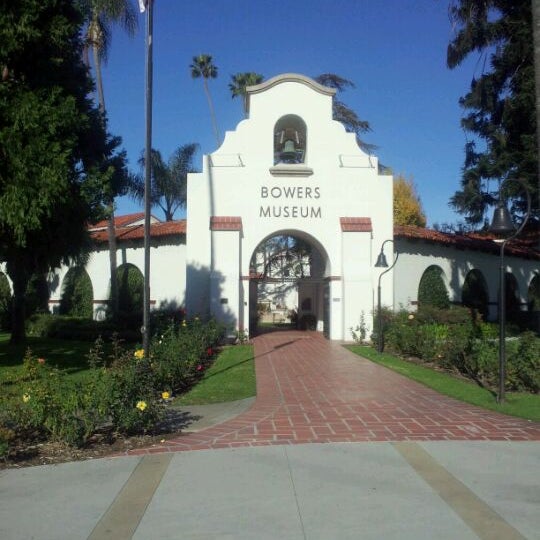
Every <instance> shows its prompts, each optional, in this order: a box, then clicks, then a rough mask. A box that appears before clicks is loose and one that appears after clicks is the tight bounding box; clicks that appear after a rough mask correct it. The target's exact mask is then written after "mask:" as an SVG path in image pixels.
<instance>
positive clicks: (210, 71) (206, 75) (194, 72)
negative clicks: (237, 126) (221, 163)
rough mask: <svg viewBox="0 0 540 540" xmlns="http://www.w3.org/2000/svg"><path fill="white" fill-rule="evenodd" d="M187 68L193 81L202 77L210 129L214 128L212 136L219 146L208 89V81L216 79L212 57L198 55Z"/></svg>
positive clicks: (215, 69) (216, 70)
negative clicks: (208, 111) (210, 122)
mask: <svg viewBox="0 0 540 540" xmlns="http://www.w3.org/2000/svg"><path fill="white" fill-rule="evenodd" d="M189 67H190V69H191V77H192V78H193V79H198V78H199V77H202V80H203V87H204V92H205V94H206V99H207V100H208V108H209V109H210V117H211V119H212V127H213V128H214V135H215V137H216V142H217V145H218V146H219V145H220V144H221V141H220V137H219V131H218V127H217V123H216V114H215V112H214V105H213V104H212V98H211V96H210V90H209V88H208V79H215V78H217V74H218V68H217V67H216V66H215V65H214V64H213V62H212V57H211V56H210V55H209V54H199V56H194V57H193V64H190V66H189Z"/></svg>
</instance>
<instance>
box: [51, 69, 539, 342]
mask: <svg viewBox="0 0 540 540" xmlns="http://www.w3.org/2000/svg"><path fill="white" fill-rule="evenodd" d="M334 92H335V91H334V90H333V89H330V88H327V87H324V86H321V85H319V84H318V83H316V82H315V81H313V80H311V79H309V78H307V77H304V76H301V75H296V74H285V75H280V76H277V77H274V78H272V79H270V80H268V81H266V82H264V83H262V84H260V85H257V86H253V87H249V88H248V91H247V103H248V111H249V114H248V117H247V118H246V119H245V120H243V121H241V122H240V123H239V124H238V126H237V127H236V129H235V130H234V131H229V132H227V133H226V135H225V138H224V141H223V144H222V145H221V146H220V148H218V149H217V150H216V151H215V152H213V153H212V154H208V155H205V156H204V157H203V163H202V172H201V173H197V174H191V175H189V178H188V198H187V219H186V220H182V221H175V222H169V223H160V222H158V220H156V219H155V218H153V221H152V226H151V230H152V233H151V234H152V248H151V277H150V283H151V299H152V303H153V305H154V306H155V307H160V306H164V305H177V306H182V307H185V308H186V310H187V313H188V315H195V314H198V315H200V316H213V317H215V318H217V319H219V320H221V321H223V322H225V323H227V324H228V325H229V326H230V327H231V328H232V329H236V330H245V331H248V332H250V333H253V330H254V325H255V320H256V313H257V302H258V298H257V296H258V294H257V291H260V290H261V287H264V285H265V277H267V276H265V275H262V274H261V273H260V272H258V271H257V268H256V266H257V264H256V263H257V260H258V259H257V257H258V256H257V253H258V249H260V246H261V245H262V244H264V242H266V241H267V240H269V239H271V238H275V237H277V236H290V237H293V238H296V239H298V241H300V242H302V243H303V245H307V246H309V247H310V251H309V261H310V268H309V273H308V274H309V275H303V277H302V276H298V275H296V276H288V279H289V281H290V282H292V283H294V286H295V288H296V294H297V301H298V311H299V315H300V316H301V315H302V314H305V313H308V314H311V315H312V316H313V317H315V318H316V320H317V328H318V330H320V331H323V332H324V333H325V335H327V336H328V338H329V339H333V340H349V339H350V338H351V333H350V328H351V327H356V326H357V325H358V323H359V321H360V319H361V318H364V319H365V321H366V323H367V325H368V328H369V327H371V326H372V314H373V310H374V307H375V306H376V292H377V284H378V280H379V276H380V274H381V272H382V271H383V270H384V269H382V268H376V267H375V261H376V259H377V256H378V254H379V252H380V250H381V246H382V244H383V242H384V241H385V240H393V244H390V245H388V247H387V248H386V249H385V252H386V255H387V257H388V258H389V259H390V260H391V259H392V249H391V246H393V248H394V251H395V252H396V253H399V260H398V262H397V264H396V265H395V267H394V268H393V269H392V270H391V271H389V272H388V273H387V274H386V275H384V276H383V277H382V280H381V281H382V288H381V289H382V304H383V305H385V306H390V307H394V308H399V307H400V306H402V307H405V308H409V309H410V308H412V309H414V306H415V305H416V302H417V295H418V285H419V282H420V279H421V277H422V275H423V273H424V272H425V270H426V269H427V268H429V267H430V266H437V267H439V268H440V271H441V274H442V275H443V279H444V281H445V284H446V287H447V290H448V292H449V295H450V299H451V300H452V301H454V302H456V303H460V302H461V300H462V298H461V295H462V289H463V284H464V282H465V280H466V279H467V276H468V275H469V273H470V272H471V271H473V272H476V274H477V275H481V277H482V279H483V281H484V285H485V288H486V294H487V295H488V297H489V316H490V317H492V318H493V317H494V316H495V314H496V304H497V291H498V247H497V245H496V244H495V243H494V242H492V241H490V240H485V239H479V238H478V237H474V236H460V235H453V234H443V233H438V232H436V231H431V230H427V229H419V228H416V227H396V228H394V225H393V217H392V214H393V212H392V210H393V201H392V186H393V178H392V176H390V175H385V174H381V173H380V172H379V167H378V162H377V158H376V157H374V156H371V155H368V154H366V153H364V152H363V151H362V150H361V149H360V148H359V147H358V145H357V143H356V139H355V135H354V134H352V133H347V132H346V131H345V129H344V127H343V126H342V125H341V124H340V123H339V122H336V121H334V120H333V119H332V99H333V95H334ZM142 219H143V215H142V214H135V215H131V216H124V217H121V218H118V219H117V240H118V264H119V265H122V264H131V265H134V266H136V267H137V268H139V270H141V272H142V271H143V268H144V264H143V241H142V240H143V222H142ZM102 225H103V224H100V226H98V227H96V228H94V230H93V232H92V235H93V237H94V240H95V242H96V249H95V251H94V252H93V253H92V255H91V257H90V260H89V263H88V265H87V268H86V270H87V273H88V275H89V276H90V279H91V282H92V287H93V295H94V306H95V310H94V315H95V316H96V317H98V316H100V313H102V312H103V309H104V307H105V306H106V303H107V298H108V295H109V274H108V273H109V266H108V251H107V244H106V231H105V230H104V228H102ZM254 261H255V262H254ZM539 261H540V253H539V251H538V250H537V245H536V246H533V245H531V246H529V247H526V246H525V247H520V248H519V249H518V248H512V247H511V246H509V247H508V248H507V257H506V263H507V266H508V272H509V273H510V274H512V275H513V276H514V278H513V279H514V281H515V285H516V287H517V292H516V295H517V299H516V301H517V302H518V304H521V305H522V309H527V302H528V291H529V289H530V288H531V284H532V283H533V284H534V283H537V282H538V281H533V280H538V279H539V278H538V272H539ZM66 272H67V269H66V268H62V269H60V270H59V271H58V272H56V274H55V275H54V276H52V277H51V280H50V289H51V300H50V305H51V309H54V307H55V306H56V305H57V304H58V302H59V301H60V298H61V294H62V290H63V286H62V283H63V280H64V278H65V275H66ZM273 277H274V278H275V277H276V275H275V274H274V276H273ZM282 277H284V278H285V277H287V276H282Z"/></svg>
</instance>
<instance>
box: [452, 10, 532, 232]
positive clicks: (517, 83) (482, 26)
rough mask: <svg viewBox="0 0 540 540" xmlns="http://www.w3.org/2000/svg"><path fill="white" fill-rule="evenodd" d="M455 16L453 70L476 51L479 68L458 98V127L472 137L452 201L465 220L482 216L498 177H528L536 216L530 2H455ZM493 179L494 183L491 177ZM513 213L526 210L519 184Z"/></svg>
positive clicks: (511, 186) (512, 189) (511, 191)
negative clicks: (478, 71) (465, 90)
mask: <svg viewBox="0 0 540 540" xmlns="http://www.w3.org/2000/svg"><path fill="white" fill-rule="evenodd" d="M450 16H451V19H452V21H453V23H454V25H455V27H456V28H457V33H456V35H455V37H454V39H453V40H452V41H451V42H450V44H449V46H448V53H447V63H448V67H449V68H450V69H454V68H456V67H457V66H459V65H460V64H461V63H462V62H463V60H465V58H467V57H468V56H469V55H471V54H472V53H474V52H477V53H480V55H481V59H480V61H479V63H478V65H481V66H482V67H483V71H482V73H481V74H480V75H479V76H478V77H474V78H473V80H472V82H471V87H470V90H469V92H468V93H467V94H466V95H465V96H464V97H462V98H461V99H460V104H461V106H462V107H463V109H464V111H465V116H464V117H463V119H462V121H461V124H462V126H463V128H464V130H465V131H466V132H467V133H469V134H470V135H472V138H471V139H470V140H468V141H467V143H466V145H465V163H464V167H463V177H462V180H461V189H460V190H458V191H457V192H456V193H455V195H454V196H453V197H452V198H451V200H450V204H451V205H452V206H453V207H454V208H455V209H456V210H457V211H458V212H460V213H461V214H463V215H465V216H466V220H467V222H468V223H472V224H478V223H481V222H482V220H483V219H485V212H486V209H487V207H488V206H489V205H493V204H494V203H495V202H496V201H497V198H498V196H499V185H500V181H501V180H503V179H505V178H516V179H517V178H520V179H523V180H524V181H525V182H526V183H527V185H528V187H529V189H530V191H531V194H532V196H533V213H534V216H535V217H536V218H537V219H538V217H539V212H538V208H539V205H538V177H537V174H538V169H537V157H538V156H537V144H536V114H535V83H534V46H533V27H532V15H531V2H530V0H453V1H452V3H451V5H450ZM490 181H491V182H490ZM507 186H508V192H507V193H505V194H503V195H504V196H505V197H506V196H509V197H512V200H513V205H512V211H513V213H514V215H516V217H518V216H519V215H520V214H522V213H523V212H524V210H525V208H526V201H525V195H524V193H523V190H522V189H521V188H520V186H519V185H518V184H517V183H513V182H509V183H508V184H507Z"/></svg>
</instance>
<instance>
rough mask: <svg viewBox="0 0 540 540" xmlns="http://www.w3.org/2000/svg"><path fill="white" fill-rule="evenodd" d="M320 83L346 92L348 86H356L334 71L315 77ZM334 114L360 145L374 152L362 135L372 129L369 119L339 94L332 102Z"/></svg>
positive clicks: (365, 149) (368, 151)
mask: <svg viewBox="0 0 540 540" xmlns="http://www.w3.org/2000/svg"><path fill="white" fill-rule="evenodd" d="M314 80H315V81H317V82H318V83H319V84H322V85H323V86H328V87H330V88H335V89H336V90H337V92H344V91H345V90H346V89H347V88H354V83H353V82H352V81H350V80H349V79H344V78H343V77H340V76H339V75H336V74H334V73H323V74H321V75H318V76H317V77H315V78H314ZM332 114H333V118H334V120H337V121H338V122H341V123H342V124H343V125H344V126H345V129H346V131H348V132H349V133H354V134H355V135H356V141H357V143H358V146H360V148H361V149H362V150H364V151H365V152H367V153H371V152H373V150H374V149H375V148H376V147H375V146H374V145H372V144H369V143H366V142H365V141H364V140H363V138H362V137H361V135H362V134H363V133H368V132H369V131H371V126H370V125H369V122H368V121H367V120H361V119H360V118H359V117H358V115H357V114H356V113H355V112H354V111H353V110H352V109H351V108H349V107H348V106H347V105H345V103H343V102H342V101H340V100H339V99H338V98H337V96H334V100H333V102H332Z"/></svg>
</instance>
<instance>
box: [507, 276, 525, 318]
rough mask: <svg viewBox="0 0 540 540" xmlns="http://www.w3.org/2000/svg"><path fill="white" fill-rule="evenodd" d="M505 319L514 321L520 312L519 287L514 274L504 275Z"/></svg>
mask: <svg viewBox="0 0 540 540" xmlns="http://www.w3.org/2000/svg"><path fill="white" fill-rule="evenodd" d="M504 281H505V299H506V318H507V319H508V320H509V321H516V320H517V318H518V317H519V311H520V310H521V296H520V293H519V285H518V282H517V279H516V277H515V276H514V274H510V273H509V272H507V273H506V278H505V280H504Z"/></svg>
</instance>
